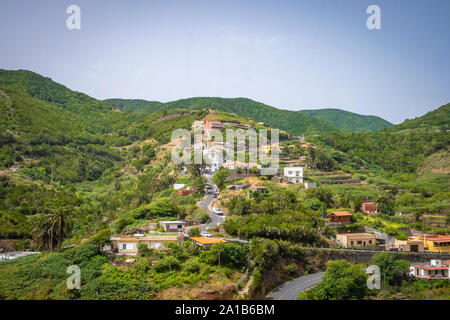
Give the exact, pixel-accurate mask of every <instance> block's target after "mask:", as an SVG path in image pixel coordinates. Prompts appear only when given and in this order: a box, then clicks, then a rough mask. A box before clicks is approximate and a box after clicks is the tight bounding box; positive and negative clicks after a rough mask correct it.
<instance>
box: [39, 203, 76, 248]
mask: <svg viewBox="0 0 450 320" xmlns="http://www.w3.org/2000/svg"><path fill="white" fill-rule="evenodd" d="M50 209H51V211H50V213H47V214H44V215H42V216H41V217H39V218H38V220H37V222H36V224H35V227H34V228H33V230H32V237H33V239H34V241H35V242H36V244H37V246H38V247H40V248H43V249H47V250H50V251H53V248H54V246H55V244H56V248H57V249H58V250H59V249H60V248H61V244H62V242H63V240H64V238H66V237H67V236H68V235H69V234H70V232H71V223H70V220H69V216H70V214H71V209H70V208H69V207H67V206H64V205H63V203H61V202H60V201H59V202H57V203H56V205H52V206H51V207H50Z"/></svg>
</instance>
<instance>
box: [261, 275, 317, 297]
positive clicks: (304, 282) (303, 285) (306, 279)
mask: <svg viewBox="0 0 450 320" xmlns="http://www.w3.org/2000/svg"><path fill="white" fill-rule="evenodd" d="M324 274H325V272H320V273H313V274H307V275H305V276H301V277H298V278H295V279H294V280H291V281H288V282H286V283H283V284H282V285H281V286H279V287H276V288H275V289H273V290H272V291H271V292H269V294H268V295H267V296H266V299H267V300H294V299H295V297H296V296H297V295H298V293H299V292H300V291H303V290H306V289H308V288H311V287H313V286H315V285H316V284H318V283H319V282H320V280H321V279H322V276H323V275H324Z"/></svg>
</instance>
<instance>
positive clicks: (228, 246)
mask: <svg viewBox="0 0 450 320" xmlns="http://www.w3.org/2000/svg"><path fill="white" fill-rule="evenodd" d="M247 258H248V248H247V247H245V246H242V245H240V244H237V243H217V244H214V245H213V246H212V247H211V249H210V250H208V251H204V252H203V253H202V259H203V260H204V261H205V262H207V263H210V264H218V263H219V259H220V264H221V265H222V266H227V267H231V268H241V267H243V266H245V265H246V264H247Z"/></svg>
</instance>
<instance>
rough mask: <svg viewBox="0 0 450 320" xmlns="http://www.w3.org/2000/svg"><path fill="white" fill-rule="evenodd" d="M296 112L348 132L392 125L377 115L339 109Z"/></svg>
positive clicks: (368, 130)
mask: <svg viewBox="0 0 450 320" xmlns="http://www.w3.org/2000/svg"><path fill="white" fill-rule="evenodd" d="M298 112H300V113H302V114H305V115H307V116H310V117H315V118H318V119H320V120H322V121H325V122H327V123H329V124H331V125H333V126H335V127H336V128H339V129H342V130H344V131H350V132H376V131H380V130H383V129H385V128H389V127H392V126H393V124H392V123H390V122H389V121H386V120H384V119H382V118H380V117H377V116H365V115H361V114H357V113H353V112H349V111H345V110H340V109H318V110H300V111H298Z"/></svg>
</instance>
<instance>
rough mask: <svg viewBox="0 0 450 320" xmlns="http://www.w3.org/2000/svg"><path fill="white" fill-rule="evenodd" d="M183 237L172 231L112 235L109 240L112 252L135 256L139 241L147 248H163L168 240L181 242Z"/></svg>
mask: <svg viewBox="0 0 450 320" xmlns="http://www.w3.org/2000/svg"><path fill="white" fill-rule="evenodd" d="M183 238H184V237H183V235H180V234H176V233H172V234H155V235H147V236H141V237H137V236H132V237H112V238H111V239H110V240H111V242H112V244H113V246H112V252H114V253H117V254H119V255H127V256H135V255H137V254H138V244H139V243H144V244H146V245H147V246H148V247H149V248H152V249H156V250H160V249H162V248H163V246H164V244H165V243H168V242H176V243H178V244H181V242H182V240H183ZM104 249H107V248H104ZM109 249H111V248H109Z"/></svg>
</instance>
